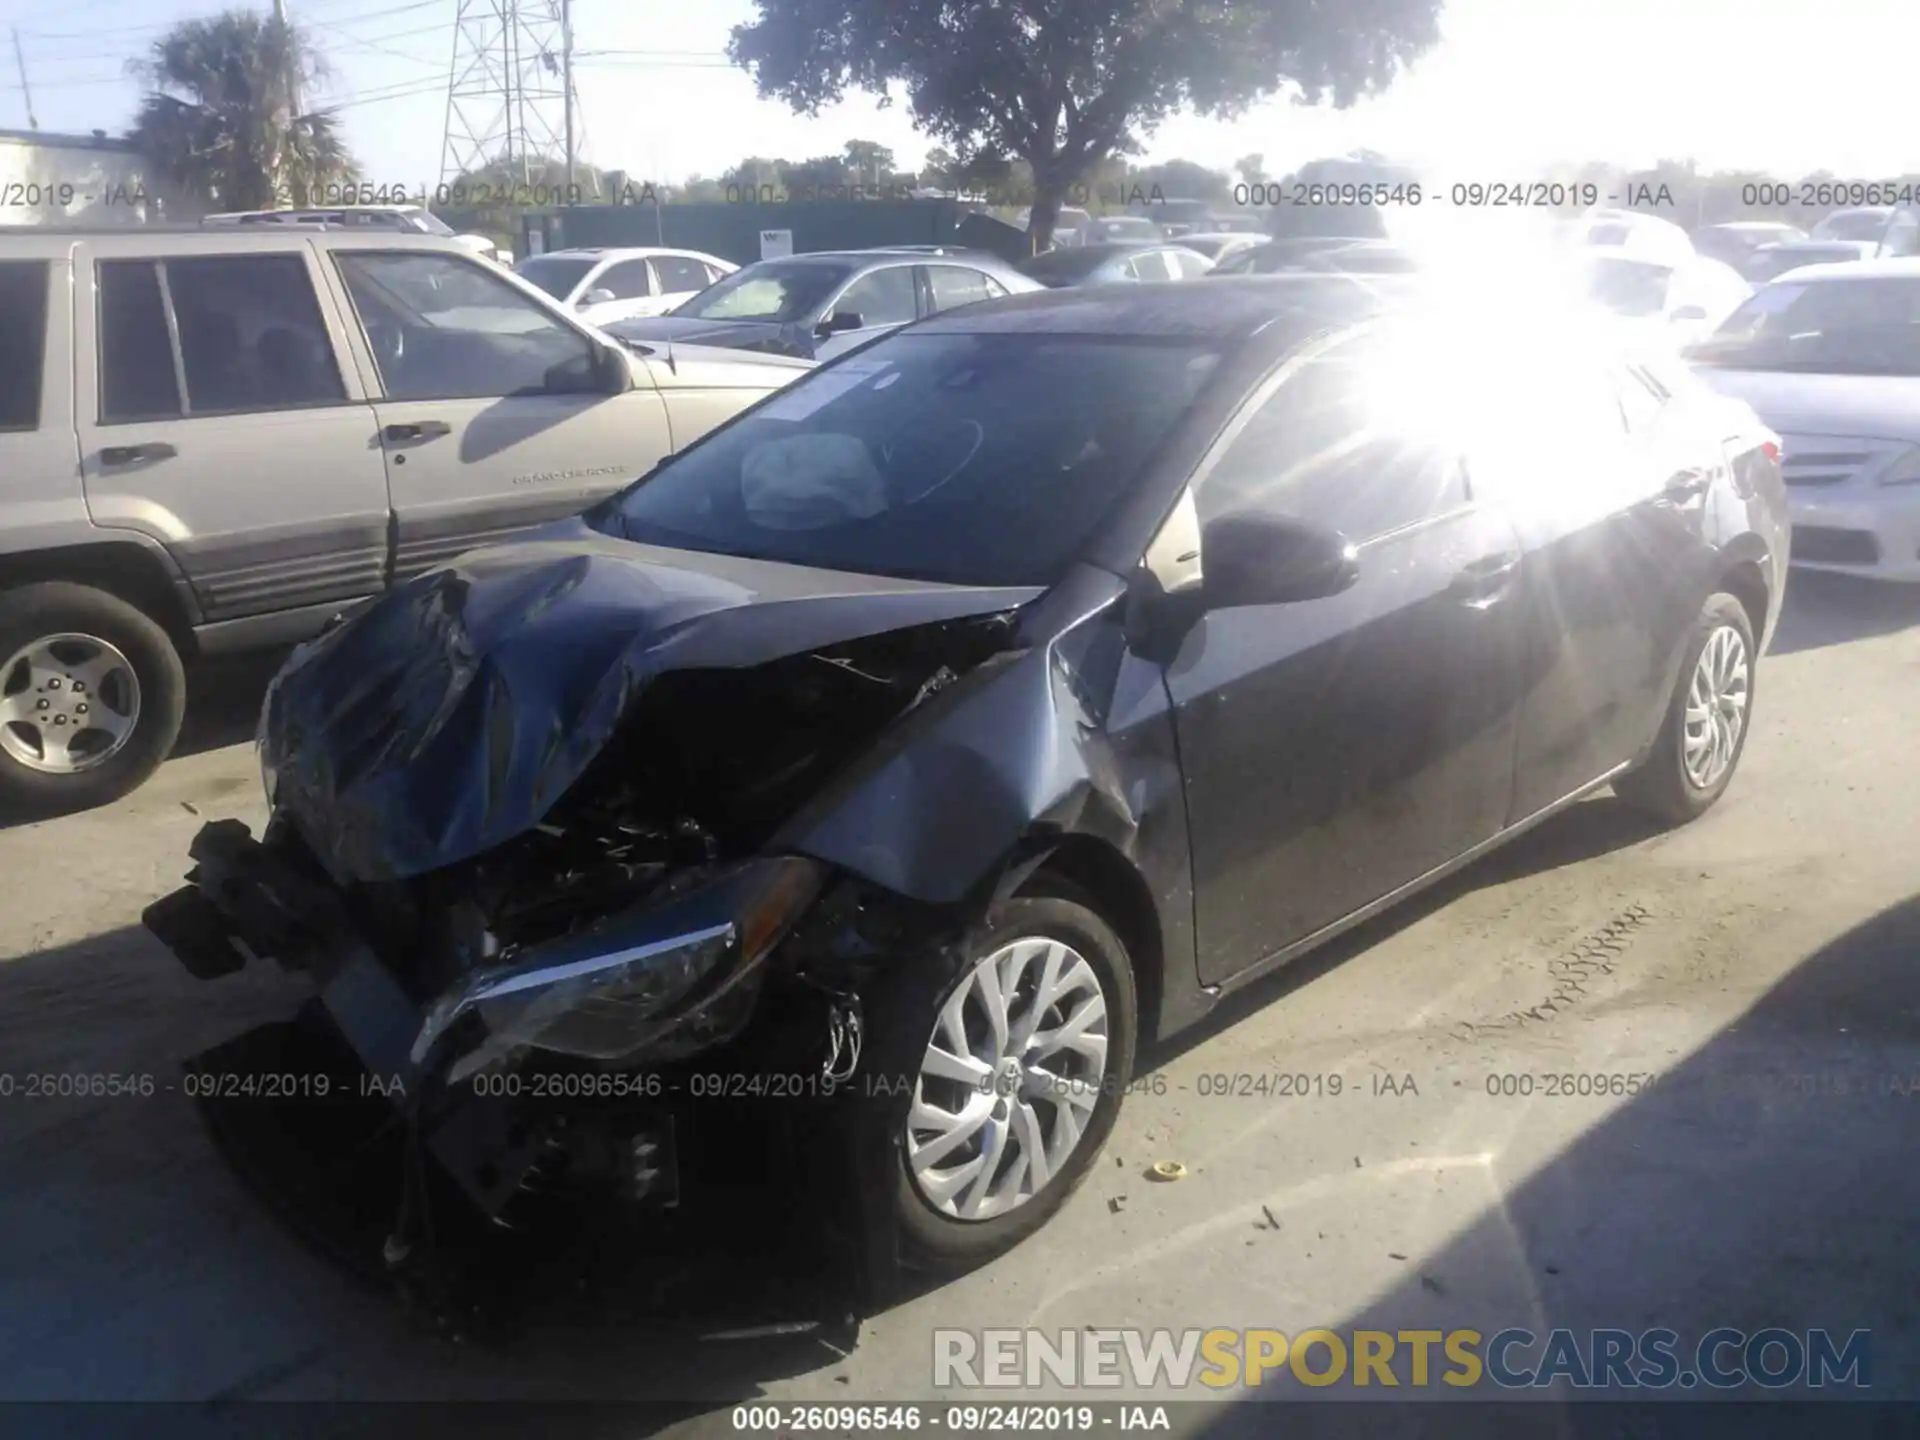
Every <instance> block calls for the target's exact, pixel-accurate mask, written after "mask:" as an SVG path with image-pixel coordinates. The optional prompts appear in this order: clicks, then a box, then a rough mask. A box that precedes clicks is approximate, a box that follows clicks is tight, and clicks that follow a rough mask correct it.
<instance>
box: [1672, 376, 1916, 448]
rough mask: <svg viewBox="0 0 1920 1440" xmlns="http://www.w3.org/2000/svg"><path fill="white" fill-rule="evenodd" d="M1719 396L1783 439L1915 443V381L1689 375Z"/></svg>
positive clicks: (1908, 379) (1880, 378)
mask: <svg viewBox="0 0 1920 1440" xmlns="http://www.w3.org/2000/svg"><path fill="white" fill-rule="evenodd" d="M1694 373H1695V374H1697V375H1698V376H1699V377H1700V378H1701V379H1702V380H1704V381H1706V382H1707V384H1709V385H1711V386H1712V387H1713V388H1714V389H1715V390H1718V391H1719V392H1720V393H1721V394H1722V395H1731V396H1733V397H1734V398H1735V399H1737V400H1744V401H1746V402H1747V403H1748V404H1749V405H1751V406H1752V407H1753V408H1754V410H1755V412H1756V413H1758V415H1759V416H1760V418H1761V419H1762V420H1764V421H1766V422H1767V424H1768V425H1769V426H1771V427H1772V428H1773V429H1774V430H1776V431H1779V432H1780V433H1781V434H1783V435H1849V436H1855V437H1857V438H1859V439H1863V440H1911V441H1916V442H1920V380H1916V379H1911V378H1908V377H1906V376H1901V375H1811V374H1806V373H1800V372H1786V371H1768V370H1735V369H1731V368H1727V367H1723V366H1718V365H1701V366H1698V367H1697V368H1696V369H1695V372H1694Z"/></svg>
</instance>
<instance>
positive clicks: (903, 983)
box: [868, 893, 1138, 1275]
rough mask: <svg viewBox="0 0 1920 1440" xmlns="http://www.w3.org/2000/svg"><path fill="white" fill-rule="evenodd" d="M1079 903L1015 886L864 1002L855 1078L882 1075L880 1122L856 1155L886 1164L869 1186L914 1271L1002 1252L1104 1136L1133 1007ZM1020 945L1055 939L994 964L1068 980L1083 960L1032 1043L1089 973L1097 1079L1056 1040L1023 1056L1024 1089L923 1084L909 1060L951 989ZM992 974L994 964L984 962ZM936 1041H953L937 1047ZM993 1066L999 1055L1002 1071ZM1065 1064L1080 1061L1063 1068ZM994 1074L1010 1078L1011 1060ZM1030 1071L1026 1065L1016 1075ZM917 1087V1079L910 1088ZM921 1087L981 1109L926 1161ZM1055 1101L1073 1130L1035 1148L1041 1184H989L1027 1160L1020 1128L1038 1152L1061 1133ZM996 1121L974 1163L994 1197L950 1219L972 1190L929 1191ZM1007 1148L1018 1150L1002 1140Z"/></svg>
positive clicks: (923, 1045)
mask: <svg viewBox="0 0 1920 1440" xmlns="http://www.w3.org/2000/svg"><path fill="white" fill-rule="evenodd" d="M1087 898H1088V897H1084V896H1081V895H1078V894H1077V893H1076V894H1075V895H1074V898H1065V897H1064V896H1060V895H1033V894H1027V895H1020V896H1016V897H1014V898H1012V899H1009V900H1005V901H1002V902H1001V903H1000V904H998V905H996V906H995V907H994V909H993V910H992V912H991V913H990V914H989V915H988V917H987V919H986V921H985V923H984V924H983V925H981V926H979V927H977V929H976V930H975V932H974V933H973V934H972V935H971V936H970V937H969V939H968V942H967V944H966V945H965V946H964V947H955V950H954V951H953V952H950V953H947V954H943V955H942V956H940V957H939V959H938V960H937V961H936V962H934V963H927V962H925V961H922V962H920V963H917V964H914V965H912V966H911V967H910V969H909V971H908V973H904V974H902V975H901V977H900V979H899V983H898V984H896V985H895V986H894V987H892V989H891V991H890V992H889V993H888V994H887V995H886V996H884V997H883V998H882V1003H881V1006H880V1007H877V1009H876V1013H875V1014H874V1017H873V1018H874V1020H875V1021H876V1022H877V1023H876V1024H875V1026H874V1038H875V1041H876V1044H875V1051H876V1053H875V1055H874V1065H873V1068H872V1069H871V1070H870V1071H869V1075H870V1076H873V1077H884V1079H885V1080H886V1082H887V1084H886V1086H885V1089H886V1091H887V1092H889V1093H888V1094H887V1099H886V1102H885V1103H884V1104H881V1105H878V1106H876V1110H875V1113H874V1115H873V1116H872V1120H873V1123H875V1124H876V1125H878V1126H882V1127H884V1132H885V1137H886V1139H885V1143H884V1145H882V1146H879V1147H877V1148H876V1150H874V1151H870V1152H868V1153H869V1154H870V1155H873V1156H874V1157H875V1163H881V1164H884V1165H885V1166H886V1170H887V1173H886V1174H885V1175H884V1176H883V1177H878V1178H879V1179H880V1181H881V1184H880V1185H879V1186H878V1187H876V1188H879V1189H882V1190H883V1191H884V1193H885V1195H886V1196H887V1202H886V1204H887V1210H888V1212H889V1213H890V1217H891V1219H892V1221H893V1224H894V1226H895V1228H896V1231H897V1233H898V1235H899V1237H900V1242H901V1245H900V1251H901V1256H902V1258H903V1259H904V1260H905V1261H906V1262H907V1263H908V1264H909V1265H910V1266H911V1267H913V1268H915V1269H918V1270H922V1271H927V1272H931V1273H934V1274H940V1275H950V1274H956V1273H959V1272H961V1271H963V1270H967V1269H971V1268H973V1267H975V1266H977V1265H980V1264H982V1263H984V1262H985V1261H988V1260H991V1259H992V1258H994V1257H995V1256H997V1255H1000V1254H1002V1253H1004V1252H1005V1251H1007V1250H1010V1249H1012V1248H1013V1247H1014V1246H1015V1245H1017V1244H1019V1243H1020V1242H1021V1241H1022V1240H1024V1239H1025V1238H1026V1237H1027V1236H1029V1235H1031V1234H1033V1233H1034V1232H1035V1231H1036V1230H1038V1229H1040V1227H1041V1226H1043V1225H1044V1224H1046V1222H1047V1221H1048V1220H1049V1219H1050V1218H1052V1216H1053V1214H1054V1212H1055V1211H1057V1210H1058V1209H1059V1208H1060V1207H1061V1205H1063V1204H1064V1203H1066V1200H1067V1197H1068V1196H1070V1195H1071V1194H1072V1193H1073V1192H1074V1190H1075V1189H1076V1188H1077V1187H1078V1186H1079V1184H1080V1183H1081V1181H1083V1180H1084V1179H1085V1178H1086V1176H1087V1173H1088V1171H1089V1170H1091V1168H1092V1167H1093V1164H1094V1161H1095V1160H1097V1159H1098V1158H1099V1156H1100V1152H1101V1150H1102V1148H1103V1147H1104V1146H1105V1144H1106V1140H1107V1137H1108V1135H1109V1134H1110V1133H1111V1132H1112V1129H1113V1124H1114V1120H1115V1119H1116V1117H1117V1116H1118V1114H1119V1110H1120V1101H1121V1097H1122V1095H1123V1094H1124V1092H1125V1089H1126V1082H1127V1080H1128V1079H1129V1078H1130V1076H1131V1075H1132V1072H1133V1060H1134V1047H1135V1044H1136V1033H1137V1026H1138V1019H1137V1002H1136V999H1135V991H1134V979H1133V970H1132V966H1131V963H1130V962H1129V959H1128V956H1127V951H1126V947H1125V946H1124V945H1123V944H1122V943H1121V941H1120V938H1119V936H1118V935H1116V934H1115V933H1114V931H1113V928H1112V927H1111V926H1110V925H1108V924H1107V922H1106V921H1105V920H1103V919H1102V918H1101V917H1100V916H1099V914H1098V913H1096V912H1095V911H1094V909H1093V908H1092V907H1091V905H1090V904H1089V903H1087ZM1033 941H1038V942H1042V944H1043V946H1053V945H1057V946H1059V947H1062V948H1060V949H1057V950H1048V949H1040V950H1035V951H1032V952H1025V951H1023V952H1022V953H1031V956H1032V958H1030V959H1027V960H1024V961H1021V960H1017V959H1014V958H1009V959H1006V960H1003V961H1001V962H1000V964H1001V965H1002V966H1016V967H1017V973H1018V974H1019V976H1020V982H1021V984H1022V985H1025V984H1027V983H1029V982H1030V981H1037V980H1039V979H1040V977H1041V976H1042V975H1043V974H1045V973H1047V964H1048V956H1049V955H1052V956H1055V957H1057V965H1056V970H1055V972H1053V973H1056V974H1058V975H1059V976H1061V977H1063V978H1064V977H1068V976H1071V975H1073V974H1075V973H1076V972H1075V966H1074V962H1075V961H1084V962H1085V966H1086V974H1085V975H1083V976H1082V977H1081V980H1080V988H1079V989H1078V990H1076V991H1073V992H1071V993H1070V994H1067V995H1066V996H1065V998H1063V999H1062V1000H1061V1001H1060V1002H1059V1007H1060V1008H1059V1009H1058V1010H1055V1009H1051V1008H1050V1009H1049V1010H1047V1011H1046V1012H1045V1013H1044V1014H1043V1015H1042V1016H1040V1017H1038V1020H1037V1025H1036V1030H1035V1041H1034V1044H1033V1046H1032V1049H1033V1050H1034V1051H1038V1050H1043V1049H1045V1047H1046V1045H1047V1043H1049V1042H1048V1041H1047V1040H1046V1038H1045V1037H1047V1036H1048V1035H1049V1034H1051V1033H1052V1032H1055V1031H1062V1030H1066V1029H1069V1028H1071V1022H1072V1021H1073V1020H1074V1019H1076V1018H1077V1017H1078V1016H1079V1015H1080V1013H1081V1012H1080V1010H1079V1009H1078V1008H1077V1007H1079V1006H1084V1005H1087V1004H1088V1003H1089V1001H1090V999H1091V995H1092V991H1091V990H1090V989H1089V988H1088V981H1089V979H1090V980H1091V982H1093V983H1094V984H1097V987H1098V993H1099V1001H1100V1004H1101V1006H1102V1007H1103V1008H1104V1016H1103V1017H1102V1019H1101V1021H1100V1022H1099V1023H1101V1024H1103V1025H1104V1028H1105V1036H1106V1044H1105V1055H1104V1062H1103V1065H1102V1067H1101V1068H1100V1070H1099V1073H1098V1075H1097V1077H1096V1076H1094V1075H1093V1073H1092V1066H1091V1062H1089V1061H1087V1059H1086V1057H1085V1056H1084V1055H1083V1054H1080V1053H1078V1052H1073V1053H1069V1051H1068V1050H1067V1049H1061V1050H1057V1051H1053V1052H1050V1053H1048V1054H1046V1055H1044V1056H1042V1057H1041V1058H1039V1059H1037V1060H1035V1061H1033V1062H1032V1064H1033V1066H1034V1067H1036V1070H1037V1073H1038V1077H1039V1078H1037V1079H1035V1078H1030V1079H1029V1080H1028V1081H1027V1082H1026V1083H1027V1084H1029V1085H1032V1086H1035V1087H1037V1088H1034V1089H1031V1090H1029V1089H1025V1088H1016V1082H1014V1081H1013V1080H1012V1079H1011V1078H1009V1079H1008V1080H1007V1081H1006V1083H1005V1086H1004V1087H1003V1085H1002V1082H1001V1080H1000V1078H999V1077H998V1075H996V1076H995V1078H994V1080H993V1082H992V1084H991V1086H990V1087H983V1088H978V1089H976V1088H974V1086H973V1085H972V1082H961V1081H953V1082H951V1083H950V1084H949V1085H947V1086H946V1087H945V1088H944V1089H942V1088H941V1085H940V1082H939V1081H938V1080H937V1079H936V1080H931V1081H930V1080H928V1079H927V1077H926V1076H925V1075H924V1072H923V1066H924V1065H925V1064H926V1061H927V1056H928V1053H929V1051H930V1049H931V1048H932V1046H933V1044H934V1043H935V1042H936V1040H938V1039H939V1037H940V1034H941V1033H942V1032H939V1031H938V1030H937V1027H938V1026H939V1025H940V1024H941V1023H942V1016H943V1012H945V1011H946V1009H947V1008H948V1006H949V1002H951V1001H952V1000H953V999H954V997H955V996H956V995H957V994H960V993H961V992H962V991H963V990H968V989H970V988H971V987H974V986H975V984H976V982H975V980H974V977H975V976H976V975H977V974H978V973H979V972H980V971H981V969H982V968H983V966H985V965H986V962H987V961H989V960H990V959H992V958H993V957H996V956H1008V955H1009V952H1011V951H1014V950H1016V949H1018V948H1020V947H1023V946H1025V945H1026V944H1027V943H1028V942H1033ZM995 973H996V975H998V974H1002V973H1008V972H1007V971H1006V970H1003V969H999V968H996V969H995ZM963 1003H964V1005H965V1006H967V1007H977V1006H978V1005H979V998H978V992H977V989H973V990H972V993H971V994H969V995H968V996H967V997H966V998H965V999H964V1002H963ZM1007 1011H1008V1013H1009V1015H1010V1016H1011V1017H1012V1020H1013V1023H1014V1025H1015V1027H1017V1026H1018V1024H1019V1021H1020V1019H1021V1018H1022V1016H1023V1015H1025V1014H1026V1013H1027V1012H1026V1010H1025V1007H1024V1006H1023V1004H1022V1002H1021V1000H1020V999H1019V998H1018V997H1016V998H1015V999H1013V1000H1012V1001H1010V1003H1009V1004H1008V1006H1007ZM967 1013H968V1014H969V1015H970V1016H971V1018H972V1019H973V1020H979V1019H980V1018H982V1013H983V1012H981V1011H980V1010H979V1009H978V1008H972V1009H970V1010H968V1012H967ZM943 1048H948V1049H951V1048H953V1047H951V1046H944V1044H943ZM974 1048H975V1049H976V1050H978V1049H979V1048H981V1047H974ZM1015 1048H1020V1047H1015ZM976 1063H981V1064H983V1065H984V1064H985V1063H986V1062H976ZM1005 1063H1006V1062H1005V1061H1004V1060H1003V1061H1001V1062H1000V1064H1001V1065H1003V1066H1004V1065H1005ZM1076 1066H1080V1067H1083V1068H1081V1069H1079V1070H1077V1071H1076V1070H1075V1067H1076ZM990 1068H991V1067H990ZM1008 1069H1009V1076H1010V1075H1011V1069H1012V1067H1008ZM1070 1072H1072V1073H1077V1074H1078V1075H1079V1077H1080V1078H1079V1079H1078V1080H1076V1081H1074V1082H1073V1083H1072V1084H1070V1085H1069V1084H1066V1083H1054V1082H1055V1081H1063V1079H1064V1076H1065V1075H1066V1074H1068V1073H1070ZM1035 1073H1036V1071H1035V1070H1030V1071H1028V1074H1029V1076H1030V1077H1031V1076H1033V1075H1034V1074H1035ZM923 1085H924V1086H926V1087H927V1088H926V1089H925V1090H924V1091H923V1090H922V1088H921V1087H922V1086H923ZM949 1092H950V1093H949ZM923 1095H924V1097H925V1098H926V1100H927V1101H928V1102H929V1103H930V1104H937V1105H940V1106H942V1107H943V1108H946V1109H955V1108H960V1107H964V1106H967V1105H969V1104H973V1105H978V1106H980V1107H981V1108H982V1109H983V1110H984V1111H985V1112H987V1114H988V1115H989V1116H990V1117H991V1118H989V1119H987V1120H986V1121H985V1123H984V1124H983V1125H982V1126H981V1129H980V1131H979V1132H978V1139H977V1140H976V1139H971V1138H970V1139H969V1140H968V1141H967V1142H966V1143H965V1144H963V1145H961V1146H960V1147H958V1148H957V1149H955V1150H953V1151H951V1152H949V1153H947V1154H943V1155H940V1156H939V1158H938V1159H937V1160H935V1161H933V1162H931V1163H929V1162H928V1161H927V1156H928V1155H929V1154H930V1153H935V1152H933V1151H932V1148H931V1147H932V1145H934V1144H937V1142H938V1139H939V1130H938V1129H937V1128H935V1129H934V1130H931V1131H930V1130H928V1129H927V1128H926V1127H925V1126H921V1125H916V1124H914V1123H913V1117H914V1116H916V1115H922V1114H926V1113H928V1112H927V1111H925V1110H917V1109H916V1102H917V1101H919V1100H920V1099H921V1098H922V1096H923ZM1049 1095H1053V1096H1066V1097H1068V1098H1067V1099H1065V1100H1064V1101H1063V1102H1062V1103H1061V1104H1058V1105H1056V1104H1055V1103H1054V1101H1053V1100H1051V1099H1049V1098H1047V1096H1049ZM976 1096H977V1098H976ZM1076 1105H1077V1106H1078V1108H1075V1107H1076ZM1069 1109H1070V1110H1072V1111H1073V1120H1072V1122H1071V1124H1072V1125H1074V1126H1076V1127H1077V1139H1075V1140H1074V1141H1073V1142H1072V1143H1071V1145H1070V1147H1067V1148H1064V1149H1062V1150H1060V1151H1059V1152H1058V1153H1057V1154H1054V1155H1052V1156H1051V1157H1049V1158H1050V1160H1051V1161H1052V1162H1053V1163H1050V1164H1049V1174H1048V1177H1047V1179H1046V1180H1045V1182H1044V1183H1042V1184H1040V1185H1039V1186H1038V1187H1037V1188H1034V1189H1033V1191H1032V1193H1030V1194H1025V1195H1019V1196H1018V1197H1017V1198H1010V1197H1013V1196H1014V1195H1015V1192H1017V1191H1019V1190H1020V1189H1021V1186H1020V1185H1018V1184H1004V1183H1003V1184H1002V1185H1000V1186H995V1185H994V1184H993V1180H994V1177H995V1176H996V1175H998V1176H1000V1177H1003V1180H1010V1179H1011V1178H1012V1177H1013V1176H1014V1174H1015V1172H1016V1171H1017V1170H1018V1169H1019V1167H1020V1166H1021V1165H1022V1164H1030V1163H1031V1157H1030V1156H1026V1148H1027V1147H1026V1146H1025V1143H1024V1137H1025V1136H1027V1135H1033V1134H1038V1135H1040V1136H1041V1137H1042V1138H1044V1139H1045V1140H1046V1141H1047V1142H1048V1143H1047V1144H1044V1145H1042V1146H1041V1147H1040V1149H1041V1151H1042V1152H1043V1154H1044V1153H1045V1152H1047V1151H1049V1150H1052V1149H1053V1148H1054V1147H1055V1146H1056V1145H1058V1144H1059V1142H1061V1141H1062V1139H1063V1138H1064V1132H1062V1131H1061V1130H1060V1129H1058V1128H1057V1127H1058V1126H1060V1125H1061V1123H1062V1121H1061V1118H1060V1112H1061V1111H1062V1110H1069ZM1023 1112H1024V1113H1023ZM1029 1123H1034V1124H1037V1125H1038V1126H1039V1129H1038V1130H1037V1131H1031V1130H1026V1129H1025V1128H1024V1127H1025V1126H1026V1125H1027V1124H1029ZM996 1127H1004V1131H1003V1133H1004V1136H1005V1139H1004V1148H1003V1151H1002V1152H1001V1154H1000V1159H999V1161H998V1162H997V1164H996V1165H995V1166H993V1167H992V1168H990V1169H989V1170H988V1174H987V1180H988V1184H987V1187H986V1190H987V1191H988V1192H992V1191H994V1190H996V1189H997V1190H999V1192H1000V1194H999V1197H998V1199H997V1200H996V1199H995V1198H994V1197H993V1196H992V1195H990V1194H983V1196H982V1201H983V1203H982V1205H981V1207H980V1208H981V1209H982V1210H983V1211H984V1212H985V1213H983V1214H982V1215H980V1216H978V1217H975V1218H963V1216H962V1215H961V1214H960V1213H957V1212H961V1211H964V1210H966V1209H967V1208H969V1206H968V1200H969V1198H970V1196H971V1194H972V1186H971V1185H970V1184H969V1185H963V1186H961V1187H960V1188H959V1189H958V1190H956V1191H954V1192H953V1193H951V1194H950V1195H948V1196H946V1197H945V1198H944V1199H943V1198H942V1193H941V1192H942V1188H943V1184H944V1185H951V1184H952V1183H953V1182H952V1179H951V1177H952V1176H954V1175H956V1174H959V1173H962V1171H963V1170H964V1167H965V1165H966V1164H967V1163H968V1162H967V1159H966V1157H967V1156H968V1155H969V1154H970V1153H971V1151H972V1150H973V1148H974V1147H975V1146H976V1145H977V1146H978V1147H980V1148H981V1149H982V1150H983V1151H984V1147H985V1146H986V1145H987V1144H989V1143H991V1142H990V1141H989V1140H988V1138H987V1137H988V1135H989V1134H990V1133H991V1132H992V1130H993V1129H994V1128H996ZM1016 1145H1019V1146H1020V1147H1021V1148H1019V1149H1016V1148H1015V1146H1016ZM1023 1157H1025V1158H1023ZM983 1168H986V1167H983ZM1029 1174H1030V1172H1029ZM943 1177H944V1178H943Z"/></svg>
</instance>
